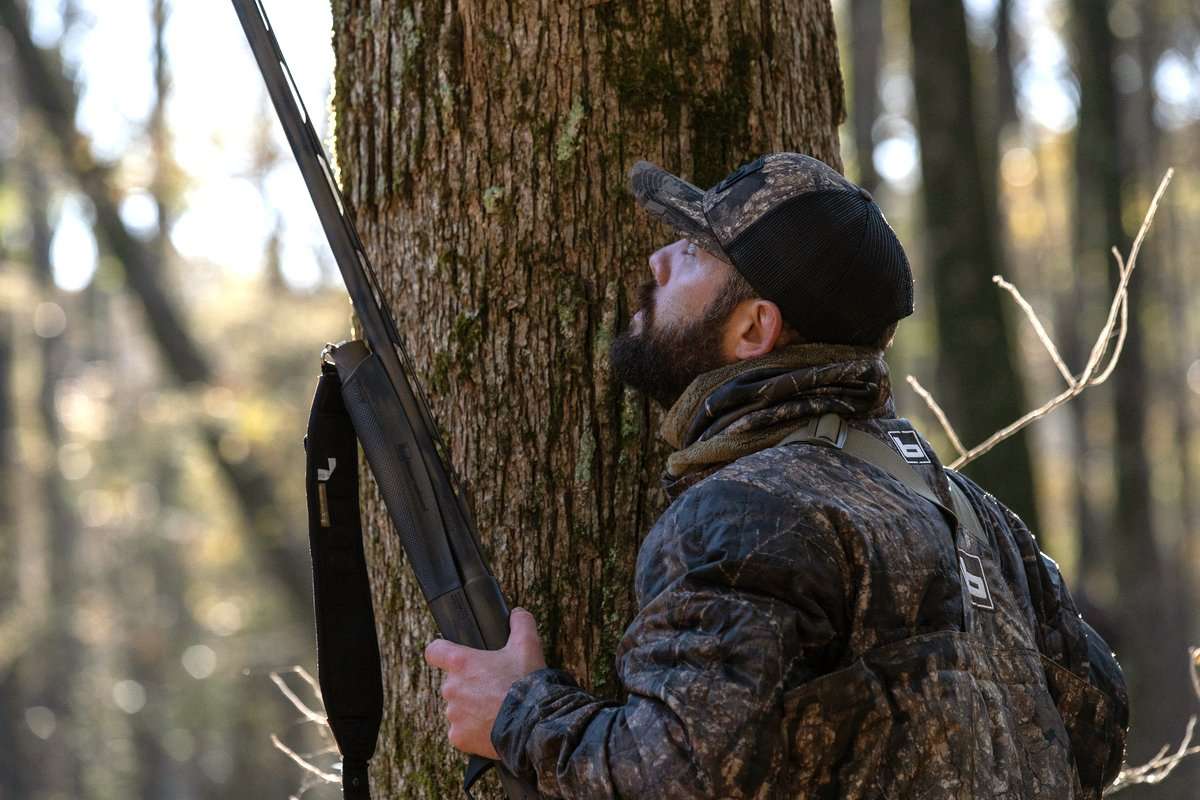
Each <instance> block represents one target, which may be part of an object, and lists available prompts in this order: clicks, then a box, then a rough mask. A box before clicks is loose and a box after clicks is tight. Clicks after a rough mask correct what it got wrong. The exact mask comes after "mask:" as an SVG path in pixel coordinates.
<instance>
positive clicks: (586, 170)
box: [333, 0, 844, 797]
mask: <svg viewBox="0 0 1200 800" xmlns="http://www.w3.org/2000/svg"><path fill="white" fill-rule="evenodd" d="M333 18H334V26H333V27H334V31H335V39H334V48H335V53H336V59H337V65H336V75H335V100H334V109H335V112H336V114H337V144H336V153H337V159H338V162H339V165H340V166H339V171H340V177H341V182H342V186H343V188H344V190H345V192H346V193H347V195H348V198H349V202H350V205H351V206H352V207H353V208H354V209H355V212H356V214H357V217H358V225H359V227H360V233H361V234H362V237H363V239H364V241H365V243H366V246H367V249H368V251H369V253H370V256H371V258H372V259H373V261H374V263H375V264H376V265H377V266H378V268H379V269H380V271H381V273H382V274H381V276H380V278H381V282H382V286H383V290H384V292H385V293H386V294H387V296H388V298H389V299H390V301H391V304H392V307H393V310H394V312H395V314H396V317H397V321H398V324H399V327H400V329H401V330H402V331H405V332H406V333H407V334H408V335H409V337H410V338H409V342H410V350H411V351H412V353H413V357H414V359H415V361H416V364H417V367H418V369H419V370H420V371H421V375H420V377H421V378H422V380H423V381H424V382H425V383H426V385H427V387H428V389H429V391H430V395H431V403H432V405H433V407H434V413H435V415H436V417H437V418H438V420H439V421H440V423H441V424H442V426H443V427H444V429H445V431H446V432H447V434H448V436H447V439H448V442H449V444H450V449H451V451H452V452H451V455H452V460H453V462H454V465H455V467H456V469H457V470H458V472H459V473H460V474H461V475H462V476H463V478H464V480H465V481H466V482H467V484H468V486H469V495H470V496H471V498H472V501H473V506H474V511H475V516H476V519H477V520H478V523H479V528H480V535H481V539H482V544H483V547H484V550H485V552H486V554H487V555H488V557H489V558H490V559H491V563H492V566H493V568H494V570H495V572H496V573H497V575H498V577H499V579H500V581H501V583H502V585H503V586H504V588H505V591H506V593H507V595H508V598H509V600H510V603H511V604H514V605H516V604H520V605H522V606H525V607H526V608H529V609H531V610H532V611H533V613H534V614H535V616H536V618H537V620H538V622H539V626H540V631H541V633H542V636H543V641H544V644H545V645H546V655H547V658H548V660H549V662H550V663H552V664H555V665H558V666H563V667H565V668H567V669H570V670H572V671H573V672H574V673H575V674H576V675H577V676H578V677H579V678H580V680H581V681H582V682H583V683H584V685H586V686H588V687H590V688H591V689H593V690H594V691H596V692H598V693H602V694H603V693H612V692H614V691H615V689H616V687H615V686H614V683H613V673H612V670H613V653H614V646H615V644H616V642H617V640H618V638H619V636H620V634H621V633H622V631H623V629H624V627H625V625H626V624H627V623H628V621H629V620H630V619H631V618H632V613H633V608H634V603H633V599H634V598H633V592H632V572H633V566H634V560H635V556H636V553H637V548H638V545H639V542H640V540H641V537H642V536H643V535H644V534H645V532H646V530H647V529H648V527H649V526H650V524H651V523H652V522H653V521H654V519H655V518H656V517H657V515H658V514H659V513H660V512H661V510H662V509H663V507H664V505H665V503H664V498H663V496H662V494H661V492H660V491H659V490H658V488H657V487H658V474H659V471H660V469H661V467H662V461H663V457H664V456H665V447H664V446H663V445H661V444H659V442H658V440H657V437H656V431H657V424H658V421H659V416H658V412H657V410H656V409H654V410H652V409H651V408H650V407H649V406H648V404H647V401H646V400H645V399H644V398H643V397H642V396H641V395H636V394H633V393H631V392H627V391H625V390H623V389H622V388H621V387H620V386H619V385H617V384H616V383H615V382H614V381H613V379H612V376H611V374H610V369H609V364H608V358H607V352H608V345H609V342H610V341H611V339H612V336H613V335H614V333H616V332H617V331H619V330H621V329H623V328H624V326H625V325H626V324H627V322H628V317H629V297H630V296H631V293H632V289H633V287H635V286H636V284H637V283H638V282H640V281H642V280H644V279H645V278H646V277H647V276H648V274H649V273H648V267H647V266H646V258H647V256H648V255H649V254H650V253H651V252H652V251H653V250H654V249H655V248H656V247H658V246H660V245H661V244H662V243H664V242H665V241H669V238H670V233H669V232H667V231H665V230H664V229H662V228H660V227H658V226H657V224H655V223H653V222H652V221H651V220H650V219H649V218H648V217H647V216H646V215H645V214H643V213H642V212H641V211H639V210H638V209H637V208H636V207H635V204H634V202H633V198H632V196H631V194H630V193H629V191H628V189H627V188H626V186H627V177H626V176H627V172H628V170H629V168H630V166H631V165H632V164H633V162H634V161H635V160H637V159H639V158H646V159H649V160H652V161H655V162H656V163H659V164H661V165H662V166H664V167H666V168H667V169H670V170H672V171H676V172H679V173H681V174H682V175H684V176H685V177H687V178H688V179H689V180H691V181H692V182H693V183H696V184H697V185H700V186H708V185H711V184H712V183H714V182H715V181H716V180H718V179H720V178H721V177H723V176H724V175H725V174H727V173H728V172H729V171H730V170H732V169H733V168H735V167H737V166H738V165H739V164H741V163H743V162H745V161H747V160H750V159H751V158H753V157H755V156H756V155H758V154H760V153H762V152H767V151H772V150H798V151H804V152H809V153H812V154H813V155H815V156H817V157H819V158H821V159H823V160H825V161H827V162H829V163H831V164H833V165H834V166H836V167H838V168H839V169H840V159H839V157H838V140H837V125H838V124H839V123H840V122H841V121H842V119H843V116H844V111H843V106H842V103H843V101H842V82H841V74H840V71H839V67H838V61H837V47H836V37H835V32H834V28H833V20H832V13H831V9H830V7H829V4H828V2H827V0H805V1H804V2H799V3H795V4H791V5H789V6H788V7H787V8H783V7H781V6H779V5H778V4H772V3H767V2H749V3H746V2H740V3H735V2H730V1H729V0H715V1H714V2H693V0H684V2H678V3H671V4H666V3H652V4H637V5H635V4H631V3H625V2H614V3H596V4H588V5H587V6H585V7H579V6H578V5H577V4H549V5H546V4H541V5H538V4H523V3H511V4H494V3H482V2H473V1H472V0H467V1H466V2H462V3H449V4H447V3H441V2H438V3H431V2H415V3H407V2H398V1H397V0H382V1H380V0H375V2H371V3H368V2H366V0H336V1H335V2H334V3H333ZM364 494H365V502H366V505H365V508H364V511H365V515H366V519H367V521H368V538H369V539H370V541H369V544H368V550H369V553H368V560H369V562H370V564H371V568H372V580H373V584H374V590H375V604H376V606H375V607H376V616H377V620H378V621H379V626H380V640H381V650H382V655H383V662H384V664H383V666H384V676H385V677H384V681H385V691H386V695H387V713H386V719H385V727H384V732H383V737H382V741H381V744H380V748H379V755H378V756H377V758H376V760H375V767H374V779H375V783H376V786H377V790H378V791H379V793H380V796H395V797H416V796H421V797H450V796H453V795H454V793H455V792H456V791H458V785H459V781H460V776H461V764H462V760H461V758H460V757H459V756H458V755H457V754H456V753H454V752H453V751H452V750H451V749H450V747H449V746H448V744H447V743H446V739H445V725H444V720H443V719H442V717H441V715H440V708H441V703H440V698H439V697H438V695H437V686H438V682H439V680H440V678H439V676H438V674H437V673H436V672H435V671H433V670H430V669H428V668H426V666H425V665H424V662H423V660H422V658H421V652H422V649H423V647H424V646H425V644H426V643H427V642H428V641H429V640H430V639H431V638H433V636H434V628H433V624H432V621H431V619H430V616H429V614H428V612H427V610H426V608H425V604H424V602H423V601H422V600H421V598H420V594H419V592H418V590H417V588H416V585H415V582H414V581H412V579H411V578H410V576H409V574H408V571H407V567H406V566H405V564H404V559H403V556H402V554H401V551H400V548H399V543H398V542H397V540H396V539H395V537H394V536H393V535H392V532H391V530H390V525H389V523H388V522H387V521H386V514H385V512H384V509H383V507H382V504H381V503H380V502H379V500H378V496H377V494H376V490H375V488H374V486H373V484H372V483H370V482H367V483H366V488H365V489H364Z"/></svg>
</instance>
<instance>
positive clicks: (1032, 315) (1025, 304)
mask: <svg viewBox="0 0 1200 800" xmlns="http://www.w3.org/2000/svg"><path fill="white" fill-rule="evenodd" d="M992 283H995V284H997V285H998V286H999V287H1000V288H1001V289H1006V290H1007V291H1008V293H1009V294H1011V295H1012V296H1013V299H1014V300H1016V301H1017V305H1019V306H1020V307H1021V310H1022V311H1024V312H1025V316H1027V317H1029V322H1030V324H1031V325H1033V330H1034V332H1035V333H1037V335H1038V339H1040V340H1041V341H1042V344H1043V345H1044V346H1045V348H1046V352H1048V353H1049V354H1050V358H1052V359H1054V366H1056V367H1058V371H1059V373H1060V374H1061V375H1062V376H1063V378H1065V379H1066V381H1067V385H1068V386H1070V387H1072V388H1073V387H1074V386H1075V376H1074V375H1072V374H1071V370H1069V369H1067V365H1066V364H1065V363H1064V362H1063V360H1062V356H1060V355H1059V354H1058V348H1057V347H1055V346H1054V342H1053V340H1051V338H1050V334H1048V333H1046V329H1045V328H1044V327H1043V326H1042V321H1041V320H1040V319H1038V315H1037V313H1036V312H1034V310H1033V306H1031V305H1029V301H1028V300H1026V299H1025V298H1024V297H1022V296H1021V292H1020V290H1018V289H1017V287H1016V286H1013V285H1012V284H1011V283H1009V282H1008V281H1006V280H1004V278H1001V277H1000V276H999V275H993V276H992Z"/></svg>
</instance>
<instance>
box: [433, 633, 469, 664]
mask: <svg viewBox="0 0 1200 800" xmlns="http://www.w3.org/2000/svg"><path fill="white" fill-rule="evenodd" d="M468 649H469V648H466V647H463V646H462V645H457V644H455V643H454V642H448V641H446V640H445V639H434V640H433V641H432V642H430V643H429V644H428V645H426V647H425V663H426V664H428V665H429V666H431V667H437V668H438V669H444V670H457V669H462V667H463V665H464V662H465V659H466V651H467V650H468Z"/></svg>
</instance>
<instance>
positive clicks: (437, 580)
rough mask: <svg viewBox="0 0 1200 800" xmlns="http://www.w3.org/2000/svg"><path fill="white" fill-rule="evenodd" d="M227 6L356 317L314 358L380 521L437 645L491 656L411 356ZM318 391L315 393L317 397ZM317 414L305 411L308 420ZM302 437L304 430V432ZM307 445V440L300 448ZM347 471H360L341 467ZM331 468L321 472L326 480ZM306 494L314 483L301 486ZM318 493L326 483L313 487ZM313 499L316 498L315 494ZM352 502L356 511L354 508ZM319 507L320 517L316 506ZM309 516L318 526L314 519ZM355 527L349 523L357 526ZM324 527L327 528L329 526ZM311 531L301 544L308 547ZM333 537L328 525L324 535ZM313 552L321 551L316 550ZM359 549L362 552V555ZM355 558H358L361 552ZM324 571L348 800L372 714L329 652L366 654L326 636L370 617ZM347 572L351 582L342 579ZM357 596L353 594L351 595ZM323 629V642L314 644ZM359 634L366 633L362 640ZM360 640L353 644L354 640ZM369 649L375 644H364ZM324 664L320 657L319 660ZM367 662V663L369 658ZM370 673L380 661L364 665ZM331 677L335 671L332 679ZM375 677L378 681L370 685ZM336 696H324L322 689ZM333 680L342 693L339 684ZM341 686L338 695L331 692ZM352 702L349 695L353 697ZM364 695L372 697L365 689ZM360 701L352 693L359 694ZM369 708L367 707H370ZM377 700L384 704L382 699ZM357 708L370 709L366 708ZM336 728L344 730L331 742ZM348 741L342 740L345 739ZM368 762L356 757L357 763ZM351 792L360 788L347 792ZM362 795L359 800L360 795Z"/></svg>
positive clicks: (495, 619)
mask: <svg viewBox="0 0 1200 800" xmlns="http://www.w3.org/2000/svg"><path fill="white" fill-rule="evenodd" d="M232 2H233V6H234V9H235V10H236V11H237V15H238V18H239V20H240V21H241V24H242V29H243V31H245V34H246V39H247V41H248V42H249V43H250V49H251V50H252V51H253V52H254V58H255V60H256V61H257V62H258V67H259V70H260V71H261V72H262V76H263V80H264V81H265V82H266V85H267V91H268V93H269V94H270V96H271V101H272V103H273V104H274V106H275V111H276V113H277V114H278V116H279V121H280V123H282V125H283V130H284V133H285V134H286V135H287V140H288V143H289V144H290V145H291V148H292V153H293V154H294V155H295V157H296V162H297V164H298V165H299V167H300V172H301V174H302V175H303V176H304V182H305V184H306V185H307V186H308V191H309V194H310V195H311V197H312V201H313V205H314V206H316V209H317V215H318V216H319V217H320V220H321V226H322V227H323V228H324V230H325V236H326V238H327V239H328V241H329V246H330V249H331V250H332V251H333V256H334V259H335V260H336V261H337V265H338V269H339V270H340V271H341V274H342V279H343V281H345V284H346V289H347V291H348V292H349V294H350V299H351V301H352V302H353V304H354V310H355V312H356V313H357V314H358V318H359V321H360V323H361V328H362V331H363V335H364V337H365V339H366V341H365V342H362V341H350V342H343V343H341V344H338V345H330V346H328V347H327V348H326V350H325V352H324V353H323V355H322V360H323V361H324V362H326V364H327V365H328V364H329V363H330V362H331V363H332V365H333V366H334V367H336V372H337V378H338V379H339V382H340V392H341V399H342V400H343V401H344V405H345V411H346V413H347V414H348V416H349V419H350V421H351V423H352V424H353V429H354V433H355V434H356V436H357V438H358V441H359V443H361V445H362V449H363V452H364V453H365V454H366V457H367V462H368V464H369V465H370V467H371V472H372V473H373V474H374V476H375V479H376V481H377V483H378V484H379V490H380V492H381V494H382V495H383V499H384V502H385V504H386V505H387V510H388V514H389V516H390V517H391V520H392V523H393V525H394V526H395V529H396V533H397V534H398V535H399V536H400V540H401V543H402V544H403V547H404V551H405V553H406V554H407V555H408V560H409V563H410V565H411V566H412V569H413V572H414V573H415V574H416V578H417V583H418V584H419V585H420V587H421V592H422V593H423V594H424V596H425V600H426V602H427V603H428V604H429V609H430V611H431V612H432V613H433V617H434V620H435V621H436V622H437V626H438V628H439V630H440V631H441V633H442V636H444V637H445V638H446V639H448V640H450V641H452V642H456V643H458V644H462V645H466V646H468V647H474V648H477V649H490V650H496V649H500V648H502V647H504V645H505V643H506V642H507V641H508V606H507V604H506V603H505V600H504V595H503V594H502V593H501V591H500V586H499V585H498V584H497V582H496V579H495V578H494V577H493V576H492V574H491V572H490V570H489V569H488V566H487V564H486V563H485V562H484V560H483V557H482V555H481V554H480V551H479V545H478V536H477V534H476V530H475V523H474V520H473V519H472V517H471V514H470V511H469V509H468V507H467V504H466V502H465V500H464V496H463V494H462V492H461V491H460V486H459V483H458V481H457V480H455V478H454V474H453V472H452V470H451V469H450V467H449V464H448V461H447V460H446V459H444V458H443V456H442V453H448V451H447V450H446V448H445V446H444V444H443V443H442V441H441V437H440V436H439V434H438V429H437V426H436V424H435V423H434V421H433V416H432V414H431V413H430V410H429V404H428V401H427V399H426V397H425V393H424V391H423V390H422V389H421V386H420V384H419V383H418V382H417V380H416V378H415V371H414V369H413V365H412V359H411V358H410V357H409V355H408V351H407V349H406V348H405V346H404V342H403V339H402V338H401V336H400V334H399V332H398V331H397V330H396V323H395V321H394V320H393V319H392V316H391V314H390V313H389V312H388V310H387V308H386V305H385V303H384V301H383V294H382V292H380V291H379V288H378V287H379V282H378V279H377V278H376V276H375V273H374V271H373V270H372V269H371V265H370V262H369V261H368V259H367V256H366V252H365V250H364V248H363V245H362V242H361V240H360V239H359V237H358V233H357V231H356V230H355V227H354V223H353V220H352V219H351V216H350V213H349V210H348V208H347V207H346V204H345V202H344V200H343V198H342V196H341V192H340V191H339V190H338V187H337V184H336V183H335V182H334V180H333V171H332V169H331V168H330V164H329V160H328V159H327V158H326V156H325V151H324V149H323V148H322V147H321V142H320V140H319V139H318V137H317V134H316V131H315V130H314V128H313V125H312V120H311V119H310V117H309V115H308V112H307V110H306V109H305V107H304V101H303V100H302V99H301V98H300V92H299V89H298V88H297V86H296V84H295V81H294V80H293V78H292V75H291V71H290V70H289V69H288V67H287V64H286V62H285V61H284V58H283V53H282V52H281V51H280V49H279V43H278V42H277V41H276V39H275V35H274V33H273V31H272V29H271V25H270V22H269V21H268V20H267V15H266V11H265V10H264V9H263V7H262V4H261V2H260V0H232ZM319 393H320V389H318V394H319ZM315 412H316V406H315V405H314V418H315ZM310 434H311V427H310ZM306 444H307V443H306ZM314 455H316V456H317V458H316V460H317V461H318V462H320V463H322V464H324V463H326V462H325V461H324V460H322V459H321V458H320V455H319V454H314V453H313V452H311V451H310V453H309V460H310V462H311V461H313V460H314ZM346 466H348V467H350V469H351V470H354V469H356V466H357V465H346ZM334 469H336V468H333V469H324V470H320V472H321V473H323V474H325V475H328V474H329V473H330V472H333V471H334ZM310 486H311V484H310ZM317 488H318V489H321V490H323V489H324V486H319V487H317ZM318 499H319V502H324V501H325V499H326V498H325V495H324V494H323V493H321V494H320V495H319V498H318ZM356 503H357V498H355V507H354V510H355V512H356V511H357V505H356ZM313 508H314V506H313V500H312V496H311V495H310V520H312V519H313V516H314V515H313V512H312V509H313ZM325 510H326V511H327V509H325ZM316 516H317V517H318V518H319V517H320V513H319V512H317V513H316ZM354 523H355V524H357V521H356V520H355V521H354ZM327 527H328V526H327ZM314 530H315V529H313V528H310V536H312V538H313V541H314V543H316V541H317V538H316V534H315V533H312V531H314ZM330 530H336V528H330ZM320 550H321V552H323V551H324V549H323V548H320ZM359 552H360V553H361V548H360V549H359ZM318 555H319V548H318V547H316V546H314V548H313V557H314V564H313V567H314V574H315V575H316V576H318V577H319V576H320V574H322V565H321V564H319V563H318ZM359 558H361V555H360V556H359ZM323 574H324V575H326V576H332V575H342V576H343V579H342V580H324V581H317V583H318V584H324V586H321V585H317V586H316V587H315V590H316V593H317V597H316V605H317V617H318V656H319V658H318V660H319V661H322V662H323V663H322V664H321V665H320V667H321V668H320V669H319V677H320V679H321V686H322V691H323V694H324V696H325V698H326V711H327V713H328V716H329V720H330V727H331V728H332V729H333V732H334V737H335V738H336V739H337V741H338V746H339V749H341V750H342V754H343V792H344V793H346V796H347V797H349V796H351V795H350V792H351V787H350V786H349V785H348V784H347V782H346V779H347V778H349V777H350V772H349V770H350V769H351V767H353V768H355V769H356V770H358V772H357V773H356V774H357V775H359V779H358V781H359V782H365V774H366V759H369V758H370V756H371V754H372V753H373V752H374V746H375V736H376V735H377V733H378V722H377V721H376V722H375V723H374V725H375V731H374V733H371V732H370V731H369V728H370V723H369V718H370V717H372V716H374V717H378V714H373V713H371V712H372V709H370V708H365V707H364V704H363V703H362V702H359V703H358V704H357V705H355V704H354V703H351V704H349V705H348V706H347V707H345V708H330V707H329V703H330V701H331V700H334V699H335V698H339V697H344V696H346V691H345V689H346V686H345V684H346V682H349V681H354V680H357V679H359V678H360V677H361V675H362V674H366V673H365V672H363V671H361V670H360V671H355V669H353V668H352V667H347V665H346V664H345V661H346V655H347V654H346V653H345V652H338V653H333V652H327V650H328V648H330V647H334V646H336V645H337V644H338V643H339V642H340V643H342V644H347V646H350V647H352V649H354V650H355V652H358V651H361V652H366V653H372V652H375V651H373V650H372V649H371V648H370V647H365V648H360V647H357V646H354V643H352V642H351V643H347V642H346V640H345V637H342V638H341V639H340V640H339V638H338V637H337V636H336V635H333V634H331V633H329V632H332V631H337V630H338V629H339V620H338V619H337V618H336V616H335V615H336V614H337V613H338V612H339V610H340V611H342V613H348V609H351V608H353V609H356V610H354V611H353V613H354V614H356V615H357V616H356V618H355V619H354V620H351V621H350V622H353V623H354V624H353V625H347V626H344V627H347V628H355V629H357V630H360V631H362V630H364V628H363V626H361V625H359V624H358V623H360V622H361V617H362V614H363V613H367V614H369V613H370V606H369V598H370V595H369V592H368V593H367V595H366V597H367V607H366V610H365V612H364V611H363V610H362V608H361V605H359V606H354V605H353V604H350V605H347V604H346V603H344V602H342V601H343V599H344V595H347V594H348V593H349V590H348V589H347V587H345V586H344V585H343V584H345V583H346V582H347V581H350V580H353V581H360V580H361V579H365V577H366V576H365V570H359V571H358V575H359V576H360V577H359V578H355V577H353V574H352V573H347V572H343V573H339V572H337V570H336V569H326V570H324V573H323ZM347 575H350V576H351V577H350V578H347V577H345V576H347ZM352 588H353V590H354V592H355V593H356V596H358V597H361V595H362V592H361V586H355V587H352ZM322 590H325V591H330V592H340V593H341V594H339V595H338V596H335V597H326V598H323V597H322V596H320V591H322ZM323 631H325V632H326V633H327V635H325V636H322V632H323ZM364 635H365V634H364ZM359 638H361V637H359ZM368 644H369V645H374V644H375V643H374V642H373V641H372V642H369V643H368ZM322 657H324V658H322ZM377 658H378V657H377V656H376V660H377ZM368 667H370V668H374V669H375V670H376V672H375V673H374V674H375V675H376V676H377V675H378V672H377V670H378V664H377V663H376V664H374V665H368ZM338 670H342V671H341V672H339V671H338ZM375 680H378V677H376V678H375ZM327 683H329V684H330V688H331V689H333V690H334V691H329V690H327V689H326V684H327ZM339 684H340V685H339ZM338 689H341V690H342V691H338ZM351 694H353V692H351ZM367 694H368V695H369V694H371V693H367ZM360 700H361V696H360ZM371 702H372V703H373V702H374V701H373V700H371ZM380 704H382V703H381V701H380ZM366 705H370V703H367V704H366ZM364 719H367V720H368V723H367V725H366V732H367V733H368V734H369V735H368V736H367V737H366V738H369V740H370V741H369V748H368V749H367V750H366V751H365V752H363V748H362V746H361V740H362V739H363V738H364V736H363V732H364V727H363V725H364ZM339 728H341V730H342V731H343V732H344V734H339ZM343 740H345V741H343ZM352 740H359V746H358V747H357V749H358V751H359V752H358V753H356V760H358V761H360V762H361V763H357V764H351V763H350V759H349V758H348V756H349V754H348V753H347V748H346V745H347V744H348V743H351V741H352ZM364 756H365V757H364ZM491 765H492V762H490V761H488V760H486V759H483V758H480V757H472V758H471V760H470V763H468V765H467V771H466V774H465V776H464V781H465V786H464V789H465V790H466V791H467V793H468V796H469V794H470V786H471V784H472V783H474V781H475V779H476V778H478V777H479V775H481V774H482V773H483V772H484V771H486V769H487V768H488V767H489V766H491ZM497 766H499V769H498V772H499V776H500V781H501V784H502V785H503V787H504V790H505V792H506V793H507V795H508V797H509V798H512V800H516V799H517V798H522V799H523V800H533V799H534V798H537V797H538V794H537V790H536V788H534V787H531V786H527V785H525V784H523V783H522V782H521V781H520V780H519V779H517V778H516V777H515V776H513V775H512V774H511V773H509V772H508V771H507V770H505V769H504V768H503V767H502V766H500V765H497ZM356 791H358V790H356ZM358 796H365V795H358Z"/></svg>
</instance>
